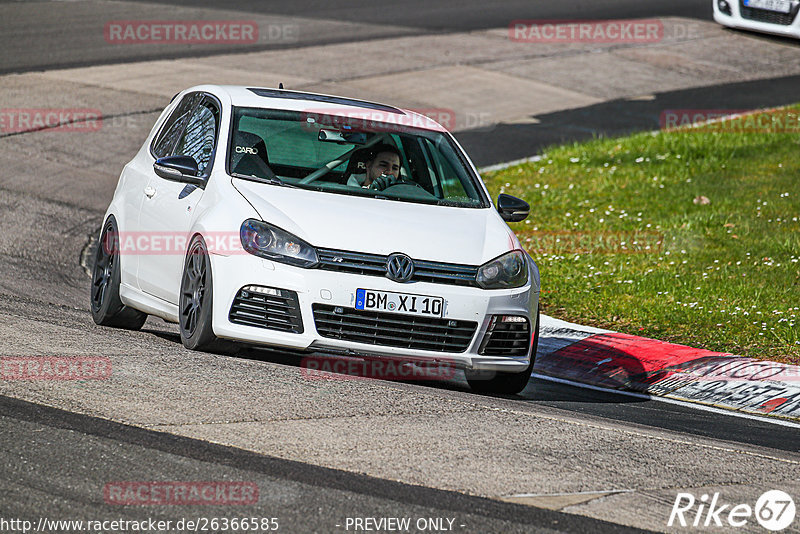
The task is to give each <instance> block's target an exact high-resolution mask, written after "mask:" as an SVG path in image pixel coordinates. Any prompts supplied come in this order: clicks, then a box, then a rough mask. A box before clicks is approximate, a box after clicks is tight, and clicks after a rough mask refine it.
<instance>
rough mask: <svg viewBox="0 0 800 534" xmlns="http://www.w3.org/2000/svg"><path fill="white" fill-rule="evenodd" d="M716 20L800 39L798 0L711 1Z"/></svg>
mask: <svg viewBox="0 0 800 534" xmlns="http://www.w3.org/2000/svg"><path fill="white" fill-rule="evenodd" d="M712 4H713V7H714V20H715V21H717V22H718V23H720V24H722V25H724V26H728V27H731V28H739V29H743V30H754V31H758V32H764V33H772V34H775V35H783V36H785V37H794V38H800V18H798V16H797V13H798V11H800V1H798V0H712Z"/></svg>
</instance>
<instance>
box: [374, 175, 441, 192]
mask: <svg viewBox="0 0 800 534" xmlns="http://www.w3.org/2000/svg"><path fill="white" fill-rule="evenodd" d="M398 185H411V186H414V187H419V188H420V189H422V190H423V191H425V192H426V193H428V191H427V190H426V189H425V188H424V187H422V186H421V185H419V184H418V183H417V182H414V181H412V180H406V179H405V178H401V179H400V180H398V181H396V182H394V183H392V184H389V185H388V186H386V187H384V188H383V189H382V190H381V191H386V190H387V189H391V188H392V187H397V186H398ZM428 194H430V193H428Z"/></svg>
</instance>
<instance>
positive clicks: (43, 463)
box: [0, 0, 800, 532]
mask: <svg viewBox="0 0 800 534" xmlns="http://www.w3.org/2000/svg"><path fill="white" fill-rule="evenodd" d="M171 3H172V4H175V5H183V6H186V5H191V6H195V7H196V6H200V7H203V6H213V5H214V4H215V3H213V2H210V1H209V2H188V1H187V2H179V1H176V2H171ZM1 4H2V5H3V7H4V8H5V7H7V6H8V5H9V4H13V3H9V2H2V3H1ZM24 4H26V5H27V6H30V5H35V4H36V2H24ZM43 4H44V3H43ZM77 4H80V2H75V5H77ZM164 4H166V3H161V5H164ZM551 4H552V5H551V6H550V7H541V6H540V5H539V4H536V5H531V3H530V2H516V3H515V2H509V3H504V4H502V5H500V6H498V7H497V8H493V9H491V10H487V9H486V6H485V3H483V2H466V3H464V2H437V3H434V2H414V3H412V4H409V3H404V4H403V5H402V6H397V5H396V4H390V3H375V2H359V3H351V2H348V3H346V5H345V6H342V5H339V4H337V3H336V2H308V1H306V2H294V3H291V4H286V5H284V4H282V3H278V2H237V1H234V2H229V3H227V4H226V9H240V10H249V11H252V12H261V13H266V14H273V13H278V14H281V15H285V16H303V17H307V18H316V19H321V20H331V19H337V20H345V21H358V22H360V23H365V24H372V23H375V24H382V25H383V26H382V28H381V32H377V33H375V34H374V35H372V36H373V37H378V36H380V37H385V36H387V35H388V34H387V33H386V32H387V31H388V32H389V34H391V29H390V30H386V27H387V25H386V22H387V20H391V21H392V24H391V25H388V26H389V28H391V27H392V26H396V27H397V28H398V29H397V31H398V32H399V31H401V30H402V31H403V32H405V33H404V34H405V35H408V34H409V32H411V34H413V32H418V33H426V32H437V31H463V30H468V29H478V28H486V27H497V26H504V25H505V24H507V22H508V21H509V20H511V19H515V18H563V17H573V18H574V17H575V12H576V11H579V12H580V14H581V15H580V16H581V18H595V17H597V18H614V17H617V16H619V17H622V16H627V17H630V16H662V15H679V16H693V17H698V18H708V17H709V12H708V11H709V10H708V3H707V2H697V1H691V2H687V1H682V2H661V1H658V2H641V1H627V2H625V1H623V2H611V1H607V2H580V1H575V0H572V1H569V2H553V3H551ZM48 5H51V4H48ZM119 5H120V4H110V5H109V8H108V9H110V10H111V11H109V12H100V13H97V16H98V17H103V18H105V19H109V18H114V17H118V14H117V13H116V12H114V11H113V10H115V9H118V8H119ZM545 5H547V4H545ZM165 12H166V11H165ZM36 21H37V29H36V30H35V31H34V30H32V29H31V28H30V27H27V28H26V27H24V26H17V27H16V30H15V31H2V32H0V44H1V45H2V50H3V51H4V57H5V58H6V60H4V61H3V63H2V64H0V70H2V71H3V72H12V71H13V72H24V71H31V70H38V69H42V68H51V67H54V66H76V65H90V64H97V63H115V62H119V61H133V60H139V59H153V58H154V57H153V56H147V55H145V53H141V54H140V53H139V52H137V51H135V50H134V51H133V52H131V51H130V50H128V49H126V50H124V51H122V52H120V54H123V53H124V54H133V55H126V56H122V55H119V56H115V55H114V54H113V53H109V51H108V50H107V49H103V48H102V47H100V48H97V47H92V46H86V43H82V41H81V36H80V35H76V31H75V27H74V26H72V27H70V26H69V24H65V21H64V20H63V19H59V18H58V13H57V12H55V11H48V10H42V11H40V13H39V15H38V17H37V18H36ZM13 23H14V21H10V20H9V19H4V22H3V23H1V24H0V26H2V25H7V24H11V25H13ZM6 29H8V27H6V28H4V30H6ZM78 33H79V32H78ZM369 37H370V36H369V35H368V36H367V38H369ZM323 38H324V37H323ZM344 38H345V37H337V38H335V39H334V38H331V39H332V40H336V39H344ZM321 42H323V41H320V42H317V43H314V44H320V43H321ZM301 45H302V43H301ZM12 49H13V50H14V51H15V52H13V53H8V55H6V52H10V51H11V50H12ZM53 50H60V51H61V56H60V57H64V58H67V59H64V60H63V61H57V62H53V61H52V54H51V53H50V52H49V51H53ZM227 51H228V52H229V51H230V50H227ZM148 53H149V52H148ZM207 53H208V51H207V50H189V49H187V50H172V51H169V52H164V53H163V54H160V55H158V56H157V57H178V56H181V55H204V54H207ZM171 54H172V55H171ZM12 56H13V58H12ZM12 59H13V63H14V65H8V63H9V62H11V60H12ZM798 83H800V80H798V79H797V78H794V77H793V78H785V79H778V80H770V81H760V82H749V83H748V84H741V85H727V86H718V87H711V88H704V89H697V90H692V91H688V92H676V93H669V94H662V95H658V99H660V100H659V101H658V102H657V103H653V102H628V101H619V102H610V103H606V104H599V105H597V106H592V107H590V108H585V109H580V110H571V111H566V112H560V113H555V114H552V115H549V116H544V117H540V118H541V119H544V120H543V121H542V123H540V124H538V125H515V126H499V127H497V128H496V129H495V130H494V132H493V134H492V135H491V136H490V137H491V138H492V139H493V141H492V142H491V143H488V144H487V143H486V142H485V141H486V135H485V133H470V132H463V133H461V134H460V136H459V137H460V139H461V140H462V141H463V142H464V143H465V144H466V147H467V150H468V151H470V152H471V153H473V154H474V155H475V156H476V157H475V159H476V161H477V162H478V163H479V164H488V163H495V162H498V161H504V160H508V159H513V158H515V157H524V156H528V155H531V154H530V153H524V152H522V150H523V148H526V147H527V148H528V149H530V147H532V146H533V147H542V146H546V145H547V144H550V143H552V142H557V141H559V140H562V139H580V138H585V137H590V136H592V135H596V134H597V133H622V132H626V131H633V130H640V129H650V128H654V127H655V126H657V124H653V115H654V113H655V112H656V110H660V109H664V108H665V107H671V106H673V104H672V102H675V104H674V107H689V106H686V105H681V102H687V101H692V102H695V103H696V102H697V101H698V99H700V100H701V101H703V100H702V99H706V100H705V101H704V102H708V104H705V105H709V106H710V105H711V103H713V102H715V101H716V100H717V99H720V98H722V95H727V97H730V98H731V99H732V100H727V101H726V106H727V107H737V106H739V105H741V107H759V106H765V105H777V104H782V103H789V102H794V101H795V100H796V88H797V86H798ZM693 107H703V105H697V104H695V105H694V106H693ZM711 107H714V106H711ZM481 138H482V139H481ZM521 140H524V143H523V142H521ZM3 195H4V196H5V195H6V193H5V191H4V192H3ZM35 197H36V194H35V193H32V194H31V197H30V198H31V202H36V198H35ZM10 198H11V197H7V198H4V199H3V202H10V200H7V199H10ZM8 206H10V204H5V203H4V204H3V207H4V209H6V208H7V207H8ZM9 209H10V208H9ZM57 209H59V210H62V211H63V213H66V214H69V215H63V214H62V217H63V219H62V221H63V222H62V223H61V224H63V225H64V226H70V225H74V228H75V229H76V230H75V232H77V233H80V232H81V231H83V229H85V228H90V227H92V225H96V224H97V217H98V214H97V213H93V212H88V211H86V210H83V211H80V210H79V211H77V212H76V213H72V212H71V211H70V210H72V206H71V205H70V203H69V202H62V203H59V204H58V208H57ZM60 213H61V212H60ZM20 219H21V218H18V219H17V220H16V222H15V223H13V224H11V223H9V224H7V226H6V227H5V228H4V231H5V232H6V233H9V232H11V233H13V232H18V233H19V235H24V232H26V231H27V230H26V228H27V223H26V222H25V221H24V220H20ZM6 222H7V223H8V221H6ZM35 247H36V245H35V244H34V245H33V247H32V251H31V253H30V254H26V255H24V257H23V256H20V257H16V256H12V255H5V257H3V258H0V260H1V261H2V264H3V266H4V272H3V275H2V276H0V285H1V286H2V290H3V291H2V293H1V294H0V312H3V313H4V314H7V315H8V316H13V317H19V318H21V319H25V320H26V321H38V322H39V323H41V324H42V325H43V327H42V329H41V330H38V331H32V332H30V337H31V339H32V341H31V345H30V346H28V347H27V350H31V349H30V347H32V346H36V347H38V348H37V350H38V351H45V353H47V352H46V346H47V343H48V335H49V333H48V330H47V325H48V324H50V325H54V326H57V327H58V328H59V329H64V328H69V329H72V331H73V332H74V333H75V334H74V335H75V336H80V335H83V334H85V335H87V336H88V335H89V334H90V333H91V335H92V336H97V335H98V334H99V335H102V334H103V332H102V331H101V329H96V328H94V327H93V326H90V325H89V324H90V323H91V319H89V320H88V321H87V320H86V319H87V317H88V312H87V311H86V305H87V302H85V299H84V298H83V295H84V294H88V281H87V280H86V279H85V278H81V277H80V273H78V274H76V271H79V269H78V268H77V258H76V257H74V256H72V257H70V258H67V260H66V261H71V262H72V263H73V266H74V268H70V269H67V268H64V267H63V265H64V262H61V261H53V262H52V264H50V263H48V262H43V263H41V265H40V268H41V271H40V272H38V273H37V274H36V276H35V277H32V275H31V274H30V272H31V269H32V266H33V265H38V264H39V260H38V259H37V258H38V257H40V256H38V255H37V253H43V252H44V251H37V250H36V248H35ZM58 255H59V253H58V252H57V253H56V256H58ZM34 260H35V261H36V263H33V261H34ZM56 260H61V257H60V256H58V257H57V258H56ZM34 278H37V279H39V280H40V281H41V285H38V286H37V284H36V283H35V282H33V280H34ZM37 292H41V293H43V294H45V295H46V296H39V295H38V294H37ZM54 300H57V301H59V302H61V304H60V305H54V304H53V302H54ZM159 324H160V323H159ZM170 332H171V333H170ZM114 336H116V342H117V343H123V342H129V343H131V344H132V345H133V346H134V347H133V348H131V349H129V350H130V351H131V352H132V353H136V352H137V351H140V352H141V355H142V356H143V355H145V354H147V353H149V352H150V351H157V350H164V347H165V346H166V347H167V350H170V349H169V347H172V349H171V350H172V351H173V352H175V353H178V352H181V351H182V347H180V343H179V341H178V340H177V339H176V337H177V336H175V334H174V329H173V330H171V331H170V329H169V327H166V326H159V327H155V328H154V327H153V325H152V321H151V322H150V323H148V326H146V327H145V331H144V332H142V333H133V334H124V335H123V334H117V333H110V334H109V337H114ZM34 338H39V340H40V341H41V342H42V343H43V345H35V341H36V340H35V339H34ZM52 350H53V351H55V350H57V348H56V347H52ZM87 350H98V349H97V345H90V346H89V347H88V349H87ZM36 353H39V352H36ZM138 356H139V355H137V354H132V355H129V357H130V358H131V359H133V360H135V359H136V358H137V357H138ZM166 357H167V358H169V356H166ZM229 358H230V359H231V361H233V362H234V363H240V362H244V363H246V362H247V361H248V360H252V361H255V362H257V363H258V364H259V365H261V366H263V368H264V369H275V368H283V367H290V368H291V367H296V366H297V360H296V357H295V356H293V355H283V354H276V353H274V352H269V351H259V350H253V349H247V350H244V351H242V352H240V353H239V354H237V355H235V356H230V357H229ZM143 361H144V360H143ZM181 364H182V363H181V361H180V360H179V359H178V358H176V357H174V356H173V357H172V360H171V365H173V366H180V365H181ZM370 384H371V385H370V387H376V388H378V390H379V391H385V392H386V393H387V394H388V392H389V391H390V390H399V391H401V392H403V393H404V394H408V395H420V394H425V395H429V396H432V397H435V398H437V399H444V400H458V401H464V400H467V401H468V402H470V403H474V404H476V405H479V406H481V407H484V408H488V409H492V410H507V409H513V410H519V411H521V412H527V413H531V414H537V415H545V416H547V417H565V418H570V419H571V420H576V421H580V422H583V423H585V424H586V425H588V426H591V425H613V426H614V427H619V428H622V429H625V431H629V432H634V431H635V432H640V431H641V432H657V433H659V434H664V435H667V436H669V437H670V439H671V440H677V441H680V440H686V441H701V442H705V441H707V442H708V443H712V444H713V447H728V448H730V449H735V450H741V451H745V452H746V453H747V454H751V455H774V456H777V457H781V458H789V459H795V460H796V459H797V458H798V456H797V453H798V452H800V441H799V440H798V439H797V437H798V430H797V428H795V427H786V426H778V425H774V424H772V423H770V422H766V421H762V420H757V419H745V418H739V417H736V416H734V415H728V414H722V413H717V412H708V411H700V410H696V409H694V408H692V407H689V406H678V405H673V404H667V403H664V402H660V401H656V400H644V399H639V398H634V397H628V396H624V395H618V394H613V393H605V392H599V391H591V390H585V389H580V388H574V387H571V386H567V385H561V384H555V383H552V382H545V381H541V380H533V381H532V383H531V385H530V386H529V387H528V388H527V389H526V391H525V392H524V393H523V394H522V395H520V396H516V397H491V396H478V395H474V394H472V393H470V392H469V391H468V390H467V388H466V387H465V386H464V384H463V383H461V382H452V383H446V384H435V385H431V384H398V383H391V384H389V383H384V382H370ZM0 428H2V430H0V451H2V452H0V456H2V461H0V482H1V483H2V486H3V490H4V491H2V492H0V512H1V514H0V515H2V516H5V517H15V516H16V517H40V516H41V515H43V514H48V515H49V516H50V517H51V518H58V519H67V518H70V517H76V518H77V517H80V516H83V517H84V518H92V519H101V518H103V517H120V516H122V517H128V518H141V517H145V516H151V517H152V516H159V517H161V518H163V519H168V518H172V519H178V518H180V517H185V516H186V515H187V514H190V513H191V514H195V515H204V516H211V515H214V514H213V513H212V512H215V511H216V510H213V509H209V508H204V509H203V510H202V511H200V512H199V513H198V512H197V511H196V510H192V511H191V512H187V510H186V509H181V508H169V507H167V508H159V509H157V510H154V509H149V508H148V509H145V508H125V509H123V510H122V511H121V509H120V508H119V507H113V506H110V505H107V504H104V503H103V502H102V497H101V492H100V490H101V489H102V487H103V485H104V484H105V483H107V482H108V481H109V480H152V479H165V478H171V479H182V480H221V479H229V480H254V481H257V483H258V484H259V488H260V491H261V496H262V498H261V500H260V502H259V505H258V508H254V509H247V512H248V513H247V514H242V515H252V514H253V513H257V514H258V515H261V516H266V515H271V516H278V517H280V518H281V521H282V524H283V525H285V526H286V528H285V529H281V530H282V531H289V532H306V531H319V532H323V531H324V532H331V531H344V530H343V529H342V528H338V527H336V524H337V523H340V521H343V520H344V518H346V517H347V516H353V515H357V516H375V517H379V516H401V515H411V516H414V517H455V518H457V523H459V524H463V525H465V526H464V527H462V528H463V530H462V531H464V532H500V531H502V532H531V531H536V532H538V531H541V532H547V531H553V532H614V531H623V530H624V531H630V530H631V529H630V528H629V527H619V526H617V525H614V524H612V523H606V522H602V521H600V520H596V519H591V518H586V517H582V516H577V515H572V514H566V513H561V512H554V511H549V510H544V509H540V508H536V507H528V506H521V505H515V504H510V503H504V502H500V501H496V500H491V499H484V498H480V497H474V496H469V495H465V494H463V493H458V492H449V491H443V490H436V489H430V488H425V487H421V486H415V485H410V484H403V483H400V482H394V481H390V480H384V479H381V478H375V477H369V476H366V475H362V474H357V473H352V472H348V471H340V470H336V469H330V468H326V467H320V466H315V465H311V464H308V463H303V462H297V461H292V460H286V459H281V458H277V457H273V456H269V455H265V454H256V453H253V452H248V451H244V450H241V449H238V448H232V447H224V446H221V445H215V444H211V443H208V442H206V441H203V440H197V439H191V438H188V437H181V436H174V435H171V434H168V433H163V432H155V431H152V430H146V429H143V428H138V427H133V426H129V425H125V424H122V423H118V422H112V421H108V420H106V419H101V418H97V417H91V416H88V415H81V414H77V413H72V412H69V411H64V410H61V409H56V408H50V407H45V406H41V405H38V404H34V403H30V402H25V401H21V400H17V399H14V398H10V397H6V396H0ZM586 439H587V440H591V439H592V435H591V433H590V432H589V431H588V430H587V434H586ZM564 454H570V452H569V451H564ZM590 460H591V459H590V458H587V462H589V461H590ZM512 468H513V466H512ZM452 469H458V467H457V466H452ZM790 469H795V470H796V465H795V466H794V467H791V468H790ZM587 476H590V475H587ZM676 491H677V490H676ZM220 513H221V514H222V513H223V512H220ZM224 513H225V514H226V515H228V516H231V515H233V514H231V512H230V511H229V510H226V511H225V512H224ZM654 528H658V529H661V528H662V526H661V525H654ZM456 531H458V529H456Z"/></svg>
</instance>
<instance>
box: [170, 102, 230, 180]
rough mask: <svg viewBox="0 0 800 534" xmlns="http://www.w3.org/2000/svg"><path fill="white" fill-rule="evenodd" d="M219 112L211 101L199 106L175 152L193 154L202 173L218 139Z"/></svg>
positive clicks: (182, 154)
mask: <svg viewBox="0 0 800 534" xmlns="http://www.w3.org/2000/svg"><path fill="white" fill-rule="evenodd" d="M218 116H219V113H218V112H217V109H216V107H215V106H214V105H213V104H211V103H210V102H203V103H202V104H200V105H199V106H197V107H196V108H195V109H194V111H193V112H192V114H191V116H190V117H189V121H188V123H187V124H186V129H185V130H184V132H183V135H182V136H181V138H180V140H179V141H178V144H177V146H176V147H175V150H174V154H175V155H180V156H191V157H192V158H194V160H195V161H196V162H197V168H198V169H199V170H200V174H201V175H205V174H207V173H206V170H207V169H208V166H209V164H210V163H211V155H212V154H213V153H214V146H215V145H216V140H217V117H218Z"/></svg>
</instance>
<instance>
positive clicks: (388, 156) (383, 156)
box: [365, 152, 400, 185]
mask: <svg viewBox="0 0 800 534" xmlns="http://www.w3.org/2000/svg"><path fill="white" fill-rule="evenodd" d="M381 174H392V175H394V176H395V177H396V178H399V177H400V158H398V157H397V154H393V153H392V152H379V153H378V154H377V155H376V156H375V159H373V160H372V161H371V162H370V163H368V164H367V181H366V184H365V185H369V184H371V183H372V181H373V180H375V179H376V178H378V177H379V176H380V175H381Z"/></svg>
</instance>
